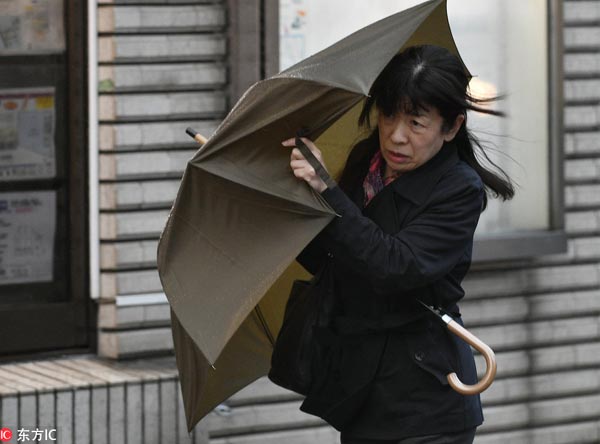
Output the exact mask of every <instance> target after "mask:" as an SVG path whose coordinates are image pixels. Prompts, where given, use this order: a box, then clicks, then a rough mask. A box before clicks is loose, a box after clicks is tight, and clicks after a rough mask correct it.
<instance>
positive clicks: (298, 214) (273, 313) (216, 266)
mask: <svg viewBox="0 0 600 444" xmlns="http://www.w3.org/2000/svg"><path fill="white" fill-rule="evenodd" d="M420 44H433V45H439V46H443V47H445V48H447V49H448V50H450V51H451V52H452V53H454V54H456V55H458V51H457V49H456V45H455V43H454V40H453V38H452V34H451V32H450V26H449V24H448V17H447V12H446V0H431V1H427V2H425V3H422V4H419V5H417V6H415V7H413V8H410V9H407V10H405V11H402V12H399V13H397V14H394V15H392V16H389V17H387V18H384V19H382V20H380V21H378V22H376V23H373V24H371V25H369V26H367V27H365V28H363V29H361V30H359V31H357V32H355V33H353V34H351V35H350V36H348V37H346V38H345V39H343V40H340V41H339V42H337V43H335V44H334V45H332V46H330V47H328V48H326V49H325V50H323V51H321V52H319V53H317V54H315V55H313V56H311V57H309V58H307V59H305V60H303V61H301V62H299V63H298V64H296V65H294V66H292V67H291V68H289V69H287V70H285V71H282V72H281V73H279V74H277V75H275V76H273V77H271V78H269V79H267V80H263V81H260V82H257V83H256V84H254V85H252V86H251V87H250V88H249V89H248V91H246V93H245V94H244V95H243V96H242V97H241V98H240V100H239V101H238V103H237V104H236V105H235V106H234V108H233V109H232V110H231V112H230V113H229V114H228V115H227V116H226V117H225V119H224V120H223V122H222V123H221V125H220V126H219V127H218V128H217V129H216V131H215V133H214V134H213V135H212V136H211V137H210V138H209V139H208V141H207V142H206V144H204V145H203V146H202V147H201V148H200V149H199V150H198V152H197V153H196V154H195V155H194V157H193V158H192V159H191V160H190V161H189V162H188V164H187V167H186V169H185V173H184V175H183V179H182V181H181V185H180V188H179V192H178V194H177V198H176V200H175V203H174V205H173V208H172V210H171V213H170V215H169V218H168V220H167V223H166V226H165V229H164V231H163V233H162V236H161V239H160V242H159V246H158V270H159V275H160V279H161V283H162V285H163V288H164V291H165V294H166V296H167V299H168V301H169V303H170V306H171V326H172V331H173V342H174V348H175V356H176V361H177V367H178V370H179V379H180V383H181V390H182V396H183V402H184V407H185V413H186V419H187V425H188V429H189V430H190V431H191V430H192V429H193V427H194V426H195V424H196V423H197V422H198V421H199V420H200V419H202V418H203V417H204V416H205V415H206V414H207V413H209V412H210V411H211V410H212V409H213V408H214V407H215V406H216V405H218V404H219V403H221V402H222V401H224V400H225V399H227V398H228V397H229V396H231V395H232V394H234V393H235V392H237V391H238V390H240V389H241V388H243V387H245V386H246V385H248V384H249V383H250V382H252V381H254V380H256V379H258V378H259V377H261V376H264V375H266V374H267V373H268V371H269V368H270V359H271V353H272V350H273V343H274V340H275V338H276V336H277V333H278V331H279V328H280V327H281V323H282V320H283V311H284V307H285V303H286V299H287V295H288V293H289V288H290V285H291V281H292V280H293V279H294V278H297V277H299V276H300V275H301V274H302V273H303V271H302V270H301V267H299V266H298V265H297V264H296V263H295V262H294V258H295V257H296V256H297V255H298V253H299V252H300V251H302V249H303V248H304V247H305V246H306V245H307V244H308V243H309V242H310V240H311V239H312V238H314V237H315V236H316V235H317V234H318V233H319V232H320V231H321V230H322V229H323V228H324V227H325V226H326V225H327V224H328V223H329V222H330V221H331V220H332V218H333V217H335V213H334V211H333V210H332V209H331V207H330V206H329V205H328V204H327V202H326V201H325V200H324V199H323V198H322V197H321V196H320V195H319V194H318V193H315V192H313V191H312V189H310V187H308V186H307V185H306V184H305V183H302V182H300V181H298V180H297V179H296V178H295V177H294V175H293V174H292V173H291V170H290V168H289V155H290V153H289V149H286V148H284V147H282V146H281V141H282V140H285V139H288V138H290V137H292V136H293V135H294V134H296V132H297V131H298V129H300V128H305V129H307V131H308V137H310V138H311V139H313V140H316V143H317V145H318V146H319V148H320V149H321V151H322V152H323V157H324V160H325V163H326V164H327V166H328V169H329V170H330V172H331V173H332V175H333V176H334V177H336V176H337V175H338V174H339V173H340V171H341V169H342V167H343V165H344V163H345V160H346V158H347V155H348V153H349V150H350V148H351V147H352V146H353V144H354V143H355V142H357V141H358V140H360V138H361V136H364V130H362V132H361V128H359V127H358V126H357V123H356V122H357V117H358V114H359V112H360V109H361V107H362V104H363V102H364V100H365V98H366V96H367V94H368V93H369V89H370V87H371V85H372V84H373V82H374V81H375V79H376V78H377V76H378V75H379V73H380V72H381V71H382V70H383V68H384V67H385V66H386V65H387V63H388V62H389V61H390V60H391V59H392V57H393V56H394V55H396V54H397V53H399V52H401V51H402V50H403V49H404V48H406V47H409V46H414V45H420Z"/></svg>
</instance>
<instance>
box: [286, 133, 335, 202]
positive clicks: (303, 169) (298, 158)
mask: <svg viewBox="0 0 600 444" xmlns="http://www.w3.org/2000/svg"><path fill="white" fill-rule="evenodd" d="M301 140H302V141H303V142H304V143H305V144H306V146H307V147H308V149H310V150H311V151H312V153H313V154H314V155H315V157H316V158H317V159H318V161H319V162H321V165H323V168H325V169H327V168H326V167H325V164H324V163H323V157H322V156H321V151H320V150H319V148H317V146H316V145H315V144H314V143H313V142H312V141H311V140H309V139H307V138H305V137H302V138H301ZM281 144H282V145H283V146H288V147H289V146H293V147H295V146H296V139H295V138H292V139H288V140H284V141H283V142H281ZM290 166H291V167H292V170H293V172H294V176H296V177H297V178H298V179H301V180H304V181H306V183H308V184H309V185H310V186H311V188H312V189H313V190H315V191H316V192H318V193H322V192H323V191H325V190H326V189H327V185H326V184H325V182H323V180H321V178H320V177H319V176H318V175H317V173H316V171H315V169H314V168H313V167H312V165H311V164H310V163H309V162H308V160H306V158H305V157H304V156H303V155H302V153H301V152H300V150H299V149H298V148H294V149H292V153H291V155H290Z"/></svg>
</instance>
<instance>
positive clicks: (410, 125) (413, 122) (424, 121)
mask: <svg viewBox="0 0 600 444" xmlns="http://www.w3.org/2000/svg"><path fill="white" fill-rule="evenodd" d="M463 121H464V116H462V115H459V116H457V118H456V121H455V122H454V126H453V127H452V128H450V130H449V131H447V132H443V131H442V125H443V123H444V119H443V118H442V116H441V115H440V113H439V111H438V110H437V109H436V108H434V107H429V108H428V109H427V110H425V109H420V110H419V112H418V114H407V113H405V112H403V111H400V112H398V113H397V114H394V115H392V116H385V115H384V114H383V113H382V112H379V116H378V118H377V125H378V127H379V146H380V149H381V154H382V155H383V158H384V159H385V162H386V164H387V165H386V171H385V176H386V177H388V176H391V175H399V174H403V173H406V172H408V171H412V170H414V169H416V168H419V167H420V166H421V165H423V164H424V163H426V162H427V161H428V160H429V159H431V158H432V157H433V156H435V155H436V154H437V153H438V152H439V151H440V149H441V148H442V145H443V144H444V142H446V141H450V140H452V139H453V138H454V136H455V135H456V133H457V132H458V130H459V128H460V125H462V122H463Z"/></svg>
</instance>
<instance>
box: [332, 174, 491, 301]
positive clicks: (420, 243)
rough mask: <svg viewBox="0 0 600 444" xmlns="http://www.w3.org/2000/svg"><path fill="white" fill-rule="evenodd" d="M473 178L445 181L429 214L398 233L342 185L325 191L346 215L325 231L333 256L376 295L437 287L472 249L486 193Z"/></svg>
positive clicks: (425, 212) (434, 195)
mask: <svg viewBox="0 0 600 444" xmlns="http://www.w3.org/2000/svg"><path fill="white" fill-rule="evenodd" d="M448 176H450V175H448ZM470 179H471V178H468V179H465V178H464V177H457V175H454V177H445V178H442V179H441V180H440V182H439V183H438V184H437V186H436V188H435V190H434V192H433V193H432V197H430V201H429V202H428V204H427V205H426V206H425V207H424V209H423V211H422V212H421V213H420V214H419V215H418V216H417V217H415V218H414V219H413V220H412V221H411V222H410V223H409V224H408V225H407V226H405V227H404V228H403V229H402V230H401V231H399V232H397V233H395V234H388V233H385V232H383V231H382V230H381V229H380V228H379V226H378V225H377V224H376V223H375V222H373V221H372V220H371V219H369V218H368V217H366V216H363V214H362V212H361V211H360V209H359V208H358V207H357V206H356V205H355V204H354V202H352V201H351V200H350V199H349V198H348V197H347V196H346V195H345V194H344V192H343V191H342V190H341V189H339V187H334V188H329V189H327V190H325V191H323V193H322V196H323V197H324V198H325V199H326V200H327V202H328V203H329V204H330V205H331V206H332V208H333V209H334V210H335V211H336V212H337V213H338V214H339V215H341V217H336V218H334V220H333V221H332V222H331V223H330V224H329V225H327V227H326V228H325V229H324V230H323V232H325V233H326V234H327V236H328V238H330V242H329V244H330V245H329V247H330V251H331V253H332V254H333V255H334V257H335V259H336V260H337V261H340V262H342V263H344V264H345V265H346V266H347V267H348V268H350V269H351V270H352V271H353V272H355V273H357V274H360V275H363V276H364V277H365V278H366V279H368V280H369V281H370V282H371V285H372V287H373V289H374V291H375V292H376V293H383V294H385V293H393V292H395V291H398V290H410V289H413V288H417V287H421V286H425V285H428V284H431V283H432V282H434V281H436V280H438V279H440V278H441V277H443V276H444V275H445V274H447V273H448V272H450V270H452V268H454V266H455V265H456V264H457V263H458V261H459V260H460V259H461V257H462V256H463V255H464V254H465V253H466V252H467V248H468V247H469V246H470V245H471V242H472V239H473V233H474V231H475V228H476V226H477V222H478V220H479V215H480V213H481V209H482V203H483V195H484V194H483V193H484V189H483V184H482V183H481V181H480V180H479V178H478V177H477V179H476V180H470Z"/></svg>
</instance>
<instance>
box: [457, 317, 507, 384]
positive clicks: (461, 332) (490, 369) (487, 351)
mask: <svg viewBox="0 0 600 444" xmlns="http://www.w3.org/2000/svg"><path fill="white" fill-rule="evenodd" d="M447 325H448V330H450V331H451V332H452V333H454V334H455V335H456V336H458V337H459V338H461V339H462V340H464V341H465V342H467V343H468V344H470V345H472V346H473V347H474V348H475V349H476V350H478V351H479V352H480V353H481V354H482V355H483V357H484V358H485V363H486V366H487V368H486V370H485V374H484V375H483V378H481V381H479V382H478V383H477V384H473V385H467V384H464V383H463V382H462V381H461V380H460V379H458V376H457V375H456V373H449V374H448V376H447V378H448V383H449V384H450V386H451V387H452V388H453V389H454V390H456V391H457V392H458V393H460V394H462V395H476V394H478V393H481V392H483V391H484V390H485V389H487V388H488V387H489V386H490V384H491V383H492V381H493V380H494V377H495V376H496V367H497V366H496V355H495V354H494V350H492V349H491V347H490V346H489V345H487V344H486V343H485V342H483V341H482V340H481V339H479V338H478V337H477V336H475V335H474V334H473V333H471V332H470V331H469V330H467V329H466V328H464V327H463V326H462V325H460V324H459V323H458V322H456V321H454V320H451V321H450V322H447Z"/></svg>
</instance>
